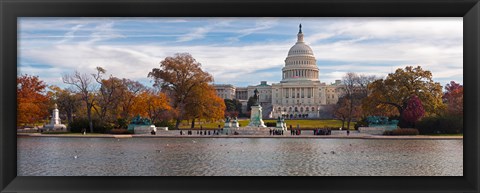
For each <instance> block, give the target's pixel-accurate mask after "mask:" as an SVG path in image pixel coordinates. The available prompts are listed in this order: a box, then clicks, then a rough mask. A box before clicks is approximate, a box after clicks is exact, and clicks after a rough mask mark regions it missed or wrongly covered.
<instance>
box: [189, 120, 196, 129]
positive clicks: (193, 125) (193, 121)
mask: <svg viewBox="0 0 480 193" xmlns="http://www.w3.org/2000/svg"><path fill="white" fill-rule="evenodd" d="M190 128H191V129H193V128H195V118H193V119H192V125H191V126H190Z"/></svg>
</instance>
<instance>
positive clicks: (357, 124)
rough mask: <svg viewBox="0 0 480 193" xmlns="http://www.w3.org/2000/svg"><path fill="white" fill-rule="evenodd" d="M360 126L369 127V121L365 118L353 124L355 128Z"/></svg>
mask: <svg viewBox="0 0 480 193" xmlns="http://www.w3.org/2000/svg"><path fill="white" fill-rule="evenodd" d="M359 127H368V122H367V121H366V120H365V119H362V120H360V121H357V122H356V123H355V125H353V128H355V130H358V128H359Z"/></svg>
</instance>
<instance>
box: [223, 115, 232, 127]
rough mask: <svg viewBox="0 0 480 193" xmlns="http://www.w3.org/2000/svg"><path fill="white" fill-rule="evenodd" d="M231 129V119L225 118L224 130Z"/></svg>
mask: <svg viewBox="0 0 480 193" xmlns="http://www.w3.org/2000/svg"><path fill="white" fill-rule="evenodd" d="M230 127H232V123H230V117H228V116H227V117H226V118H225V125H224V126H223V128H224V129H228V128H230Z"/></svg>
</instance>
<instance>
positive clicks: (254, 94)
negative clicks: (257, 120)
mask: <svg viewBox="0 0 480 193" xmlns="http://www.w3.org/2000/svg"><path fill="white" fill-rule="evenodd" d="M259 98H260V97H258V90H257V89H255V90H254V91H253V105H252V106H258V105H259Z"/></svg>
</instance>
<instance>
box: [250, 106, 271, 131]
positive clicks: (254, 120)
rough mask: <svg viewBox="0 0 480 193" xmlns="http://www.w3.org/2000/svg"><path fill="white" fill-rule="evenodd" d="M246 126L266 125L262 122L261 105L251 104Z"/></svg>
mask: <svg viewBox="0 0 480 193" xmlns="http://www.w3.org/2000/svg"><path fill="white" fill-rule="evenodd" d="M248 126H250V127H267V126H265V124H264V123H263V120H262V107H261V106H260V105H258V106H252V111H251V114H250V123H248Z"/></svg>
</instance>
